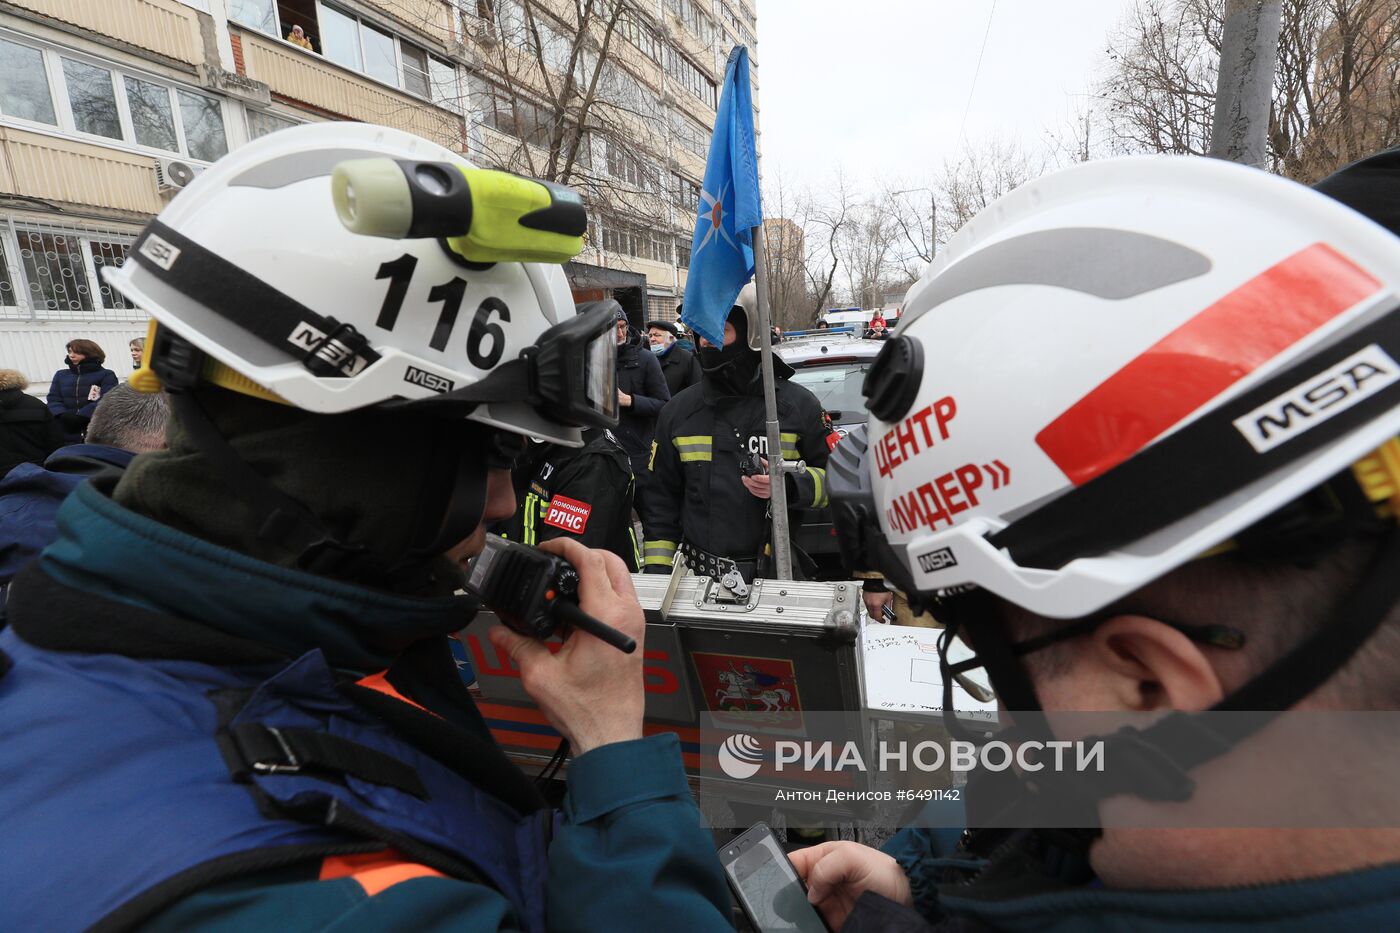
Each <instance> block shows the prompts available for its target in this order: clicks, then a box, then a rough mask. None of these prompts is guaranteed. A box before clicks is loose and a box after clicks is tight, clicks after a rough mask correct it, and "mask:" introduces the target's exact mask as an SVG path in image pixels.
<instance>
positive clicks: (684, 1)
mask: <svg viewBox="0 0 1400 933" xmlns="http://www.w3.org/2000/svg"><path fill="white" fill-rule="evenodd" d="M666 6H667V8H668V9H670V11H671V12H672V13H674V14H676V17H677V18H678V19H680V21H681V22H682V23H684V24H685V27H686V28H687V29H689V30H690V31H691V32H693V33H695V36H696V38H698V39H699V40H700V44H701V45H703V46H705V47H706V48H708V47H710V46H712V45H714V44H715V21H714V20H712V19H710V16H709V14H708V13H706V12H705V11H704V10H702V9H701V8H700V4H699V3H697V2H696V0H666Z"/></svg>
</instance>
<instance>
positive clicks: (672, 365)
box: [647, 321, 700, 398]
mask: <svg viewBox="0 0 1400 933" xmlns="http://www.w3.org/2000/svg"><path fill="white" fill-rule="evenodd" d="M679 337H680V330H679V329H678V328H677V327H676V325H675V324H672V323H671V322H670V321H648V322H647V338H648V339H649V340H650V341H651V352H652V353H655V354H656V358H657V359H658V360H660V361H661V375H662V377H663V378H664V379H665V380H666V388H667V389H669V390H670V391H671V397H672V398H675V397H676V396H677V395H679V394H680V391H681V389H688V388H690V387H691V386H693V385H695V384H696V383H697V382H699V381H700V361H699V360H697V359H696V358H695V354H694V353H692V352H691V351H689V350H687V349H686V348H685V347H682V346H680V345H679V344H678V343H677V342H676V341H677V340H678V339H679Z"/></svg>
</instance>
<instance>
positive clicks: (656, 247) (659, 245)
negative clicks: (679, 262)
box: [651, 234, 671, 266]
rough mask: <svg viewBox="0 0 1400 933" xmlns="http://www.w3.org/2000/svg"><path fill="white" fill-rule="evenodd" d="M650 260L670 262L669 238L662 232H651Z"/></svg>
mask: <svg viewBox="0 0 1400 933" xmlns="http://www.w3.org/2000/svg"><path fill="white" fill-rule="evenodd" d="M651 260H652V262H660V263H664V264H666V265H668V266H669V265H670V264H671V238H670V237H669V236H666V235H664V234H652V237H651Z"/></svg>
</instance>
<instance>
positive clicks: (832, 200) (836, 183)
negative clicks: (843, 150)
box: [803, 171, 855, 321]
mask: <svg viewBox="0 0 1400 933" xmlns="http://www.w3.org/2000/svg"><path fill="white" fill-rule="evenodd" d="M823 190H824V191H825V194H826V196H825V197H824V198H822V199H820V200H815V199H810V200H809V203H808V206H807V209H806V211H805V213H804V219H805V221H806V222H805V223H804V225H803V227H804V230H805V231H806V237H807V257H806V259H805V260H804V262H803V272H805V273H806V276H807V301H808V304H809V306H810V308H811V319H812V320H813V321H815V320H816V318H817V315H819V314H821V312H822V311H824V310H826V308H827V307H828V303H829V302H830V301H831V298H832V292H833V290H834V286H835V284H836V273H837V271H838V270H839V269H840V268H841V249H840V244H841V242H842V240H843V238H844V237H845V236H846V229H847V227H848V226H850V225H851V224H853V223H854V222H855V211H854V208H855V191H854V189H853V188H852V187H851V183H850V181H849V180H848V179H847V178H846V175H845V173H844V172H841V171H838V172H837V173H836V176H835V178H834V179H833V180H832V182H831V183H830V184H828V185H826V186H825V187H824V189H823Z"/></svg>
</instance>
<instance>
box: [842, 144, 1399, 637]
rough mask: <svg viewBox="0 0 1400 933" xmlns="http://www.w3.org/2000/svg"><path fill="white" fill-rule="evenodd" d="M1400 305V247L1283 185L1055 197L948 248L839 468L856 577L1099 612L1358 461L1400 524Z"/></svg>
mask: <svg viewBox="0 0 1400 933" xmlns="http://www.w3.org/2000/svg"><path fill="white" fill-rule="evenodd" d="M1398 289H1400V240H1397V238H1396V237H1395V236H1393V235H1392V234H1391V233H1389V232H1387V231H1386V230H1384V229H1382V228H1381V227H1379V226H1377V225H1375V224H1374V223H1372V222H1371V221H1369V220H1367V219H1366V218H1364V217H1362V216H1361V215H1360V214H1357V213H1355V212H1353V211H1352V210H1350V209H1348V208H1346V207H1343V206H1342V205H1340V204H1338V203H1336V202H1334V201H1332V200H1331V199H1329V198H1327V197H1326V196H1324V195H1321V194H1319V193H1317V192H1315V191H1312V190H1310V189H1308V188H1305V187H1303V186H1300V185H1297V184H1294V183H1292V182H1289V181H1286V180H1283V179H1281V178H1278V177H1275V176H1271V175H1268V174H1266V173H1264V172H1261V171H1256V170H1253V169H1248V168H1244V167H1241V166H1238V165H1234V164H1231V163H1226V162H1221V161H1216V160H1208V159H1193V158H1178V157H1156V156H1154V157H1134V158H1127V159H1119V160H1111V161H1106V162H1097V163H1089V164H1085V165H1081V166H1077V167H1074V168H1071V169H1068V170H1065V171H1062V172H1058V173H1055V174H1053V175H1049V176H1046V177H1044V178H1041V179H1039V180H1036V181H1034V182H1031V183H1029V184H1027V185H1025V186H1023V187H1022V188H1020V189H1018V190H1016V191H1014V192H1012V193H1011V194H1009V195H1007V196H1006V197H1004V198H1002V199H1001V200H999V201H997V202H996V203H995V204H993V205H992V206H990V207H989V208H987V209H986V210H985V211H984V212H983V213H982V214H980V215H979V216H978V217H977V218H975V219H974V220H973V221H971V222H970V223H969V224H968V225H967V226H966V227H965V228H963V230H961V231H960V232H959V233H958V235H957V236H956V237H954V239H953V240H952V241H951V242H950V243H949V244H948V246H947V248H946V249H945V251H944V252H943V255H942V256H940V257H939V259H938V260H937V261H936V262H935V263H934V264H933V265H932V266H931V267H930V268H929V270H928V271H927V273H926V274H925V275H924V276H923V278H922V279H921V280H920V281H919V282H918V283H917V284H916V285H915V286H914V287H913V288H912V289H911V290H910V292H909V294H908V297H907V298H906V300H905V303H904V314H903V316H902V317H901V320H900V324H899V329H898V333H897V337H896V339H895V340H894V341H892V342H891V343H890V344H889V345H887V346H886V347H885V348H884V350H883V351H882V353H881V357H880V359H879V360H878V361H877V363H876V365H875V366H874V367H873V368H872V371H871V373H870V375H869V378H868V380H867V382H866V386H865V388H866V394H867V397H868V400H869V405H870V410H871V417H870V421H869V424H868V427H867V432H866V434H865V435H864V436H863V437H861V436H854V437H852V438H850V439H848V440H847V441H845V442H843V443H842V444H841V445H840V447H838V456H837V459H836V460H835V461H834V462H833V466H832V467H831V469H830V471H829V472H830V474H831V482H832V484H833V486H832V495H833V503H834V507H835V509H836V512H837V522H838V525H839V526H840V528H841V532H842V542H843V549H844V551H845V553H846V555H847V558H848V562H851V563H858V564H863V565H865V567H866V569H875V570H880V571H882V572H884V573H885V574H886V575H887V576H888V577H890V578H891V579H892V580H893V581H895V582H896V583H897V584H898V585H899V586H900V587H901V588H903V589H905V590H906V591H907V592H909V593H911V594H914V595H915V596H916V598H917V597H919V596H922V597H924V598H925V599H931V598H933V597H934V596H936V595H937V594H938V593H940V592H947V591H949V590H954V589H957V588H963V587H968V586H973V587H978V588H981V589H984V590H988V591H990V592H992V593H994V594H995V595H997V596H1000V597H1002V598H1004V599H1006V600H1008V601H1010V602H1012V603H1015V604H1016V605H1019V606H1021V607H1023V608H1025V609H1027V610H1029V611H1031V612H1034V613H1036V614H1039V615H1042V616H1048V617H1052V618H1076V617H1080V616H1084V615H1087V614H1089V613H1092V612H1094V611H1096V610H1098V609H1100V608H1101V607H1103V606H1105V605H1107V604H1109V603H1111V602H1113V601H1114V600H1117V599H1119V598H1121V597H1123V596H1125V595H1126V594H1128V593H1131V592H1133V591H1134V590H1136V589H1138V588H1140V587H1142V586H1143V585H1145V584H1147V583H1148V582H1150V581H1152V580H1154V579H1156V578H1158V577H1161V576H1162V575H1164V574H1166V573H1168V572H1169V571H1171V570H1172V569H1173V568H1175V567H1178V566H1180V565H1182V564H1184V563H1186V562H1187V561H1190V560H1192V559H1193V558H1195V557H1197V556H1199V555H1201V554H1202V553H1204V552H1206V551H1208V550H1210V549H1211V548H1214V547H1216V546H1218V545H1220V544H1222V542H1226V541H1228V540H1230V539H1231V538H1232V537H1233V536H1235V535H1237V534H1238V533H1240V532H1241V531H1243V530H1245V529H1247V528H1249V527H1250V526H1252V525H1255V523H1257V522H1258V521H1260V520H1261V519H1263V518H1265V517H1266V516H1269V515H1270V514H1271V513H1275V512H1277V511H1278V510H1279V509H1280V508H1281V507H1283V506H1285V505H1286V504H1288V503H1290V502H1292V501H1293V500H1295V499H1297V498H1298V497H1299V496H1300V495H1302V494H1303V493H1305V492H1307V491H1308V490H1310V489H1313V488H1314V487H1317V486H1318V485H1319V484H1321V483H1323V482H1324V481H1326V480H1328V478H1329V477H1332V476H1334V474H1337V473H1339V472H1341V471H1345V470H1347V469H1348V468H1349V467H1350V466H1352V465H1353V464H1359V466H1358V472H1359V475H1360V477H1361V480H1362V482H1363V485H1364V486H1365V488H1366V489H1367V491H1368V492H1369V494H1370V495H1371V498H1372V499H1374V500H1377V501H1378V502H1383V501H1385V500H1387V499H1389V500H1390V501H1391V508H1393V507H1394V505H1396V504H1400V498H1398V497H1397V494H1396V485H1397V484H1396V476H1397V469H1398V468H1400V455H1397V451H1396V449H1395V444H1394V441H1393V439H1394V438H1395V437H1396V435H1397V434H1400V404H1397V401H1400V365H1397V360H1400V316H1397V313H1396V305H1397V298H1396V295H1397V290H1398ZM1387 442H1389V446H1388V447H1387V448H1386V449H1385V450H1382V451H1379V452H1378V451H1377V448H1381V447H1382V445H1386V444H1387ZM1387 466H1388V469H1389V471H1390V472H1389V473H1387ZM872 564H873V565H875V566H870V565H872Z"/></svg>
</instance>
